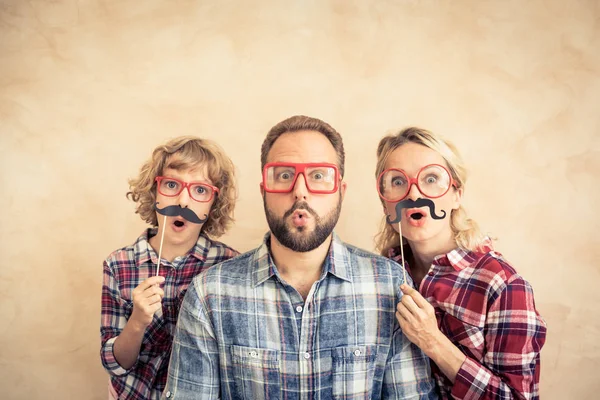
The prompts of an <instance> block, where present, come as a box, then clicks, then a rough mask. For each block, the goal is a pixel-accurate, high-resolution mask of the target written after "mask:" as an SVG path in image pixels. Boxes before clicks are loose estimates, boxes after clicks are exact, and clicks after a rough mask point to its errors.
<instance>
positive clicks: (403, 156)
mask: <svg viewBox="0 0 600 400" xmlns="http://www.w3.org/2000/svg"><path fill="white" fill-rule="evenodd" d="M431 164H439V165H441V166H443V167H445V168H446V169H447V168H448V166H447V164H446V161H445V160H444V158H443V157H442V156H441V155H440V154H439V153H438V152H436V151H435V150H432V149H430V148H429V147H426V146H423V145H420V144H417V143H406V144H404V145H402V146H400V147H398V148H397V149H395V150H394V151H393V152H392V153H391V154H390V155H389V157H388V159H387V161H386V164H385V169H386V170H387V169H390V168H396V169H399V170H402V171H403V172H404V173H405V174H406V176H407V177H408V178H410V179H414V178H417V175H418V174H419V172H420V171H421V169H422V168H423V167H426V166H428V165H431ZM439 170H441V169H439ZM442 171H443V170H442ZM399 175H400V174H399ZM436 179H440V176H438V175H435V174H431V175H429V173H428V170H424V172H423V173H422V174H421V176H420V182H422V186H423V188H424V190H427V189H426V188H425V187H426V184H428V183H429V182H431V183H432V184H434V183H435V180H436ZM450 181H451V179H450ZM388 184H398V185H400V184H407V183H406V182H403V181H402V182H401V181H400V180H397V181H394V180H392V181H391V182H388ZM461 197H462V189H456V188H454V187H453V186H450V189H449V190H448V191H447V192H446V193H445V194H443V195H442V196H441V197H437V198H431V197H428V196H426V195H425V194H423V193H421V191H420V190H419V188H418V187H417V185H415V184H412V185H411V186H410V188H409V189H408V194H407V195H406V197H405V198H404V199H402V200H406V199H410V200H413V201H416V200H418V199H429V200H431V201H432V202H433V204H434V210H430V209H429V208H428V207H413V208H403V209H402V210H401V218H402V220H401V224H402V236H404V237H405V238H406V239H407V240H408V241H409V242H426V241H433V242H434V243H431V244H432V245H434V246H435V242H436V241H438V240H439V241H440V243H443V242H445V241H447V240H448V239H449V238H451V237H452V229H451V228H450V215H451V212H452V210H455V209H458V208H459V206H460V200H461ZM397 203H398V201H394V202H389V201H384V212H385V213H386V215H388V216H389V218H390V220H395V219H396V209H395V207H396V204H397ZM444 212H445V217H444V218H442V219H435V218H432V214H433V215H438V216H440V215H443V214H444ZM392 226H393V227H394V230H395V231H396V232H398V231H399V229H398V224H397V223H395V224H392Z"/></svg>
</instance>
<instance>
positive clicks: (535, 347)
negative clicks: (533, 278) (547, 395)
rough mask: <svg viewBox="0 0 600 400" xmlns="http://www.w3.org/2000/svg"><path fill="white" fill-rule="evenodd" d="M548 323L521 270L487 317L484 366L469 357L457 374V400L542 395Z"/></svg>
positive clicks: (521, 397) (454, 391)
mask: <svg viewBox="0 0 600 400" xmlns="http://www.w3.org/2000/svg"><path fill="white" fill-rule="evenodd" d="M545 340H546V324H545V322H544V320H543V319H542V318H541V317H540V315H539V314H538V313H537V311H536V309H535V303H534V299H533V289H532V288H531V286H530V285H529V284H528V283H527V282H526V281H525V280H524V279H523V278H521V277H519V276H518V275H517V276H515V279H514V280H512V281H510V282H509V283H508V284H506V285H505V286H504V288H501V291H500V293H499V295H498V296H497V297H496V298H495V299H494V300H493V302H492V303H491V305H490V308H489V310H488V313H487V317H486V322H485V347H486V352H485V355H484V364H485V366H484V365H482V364H481V363H479V362H477V361H476V360H473V359H472V358H469V357H467V359H466V360H465V362H464V363H463V365H462V366H461V368H460V370H459V371H458V375H457V376H456V380H455V383H454V386H453V388H452V395H453V396H454V397H455V398H457V399H539V381H540V350H541V348H542V346H543V345H544V342H545Z"/></svg>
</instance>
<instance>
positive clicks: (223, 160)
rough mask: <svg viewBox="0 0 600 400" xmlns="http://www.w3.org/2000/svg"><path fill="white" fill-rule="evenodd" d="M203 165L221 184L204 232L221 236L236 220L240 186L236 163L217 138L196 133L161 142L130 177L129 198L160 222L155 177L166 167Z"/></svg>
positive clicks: (139, 210) (143, 214)
mask: <svg viewBox="0 0 600 400" xmlns="http://www.w3.org/2000/svg"><path fill="white" fill-rule="evenodd" d="M199 166H203V167H204V168H206V172H207V174H208V176H207V178H208V179H210V180H211V182H212V184H213V185H214V186H216V187H217V188H219V193H218V195H217V196H216V199H215V201H214V203H213V205H212V207H211V209H210V213H209V215H208V221H206V223H205V224H204V225H203V226H202V231H201V232H202V233H204V234H206V235H209V236H212V237H219V236H221V235H223V234H224V233H225V232H226V231H227V229H228V228H229V226H230V225H231V223H232V222H233V210H234V208H235V200H236V189H235V173H234V166H233V163H232V162H231V160H230V159H229V157H227V156H226V155H225V153H224V152H223V150H222V149H221V148H220V147H219V146H218V145H217V144H216V143H215V142H213V141H211V140H207V139H201V138H199V137H195V136H181V137H177V138H175V139H171V140H169V141H168V142H167V143H165V144H164V145H161V146H158V147H157V148H155V149H154V151H153V152H152V157H150V159H149V160H148V161H147V162H146V163H145V164H144V165H142V168H141V169H140V174H139V175H138V177H137V178H134V179H130V180H129V189H130V191H129V192H127V198H128V199H131V200H133V201H135V202H136V203H138V205H137V207H136V213H138V214H140V217H141V218H142V219H143V220H144V221H146V222H147V223H149V224H151V225H152V226H158V220H157V218H156V211H155V208H154V204H155V202H156V182H155V178H156V177H157V176H161V175H162V174H163V173H164V171H165V169H167V168H173V169H175V170H178V171H181V170H186V169H190V168H196V167H199Z"/></svg>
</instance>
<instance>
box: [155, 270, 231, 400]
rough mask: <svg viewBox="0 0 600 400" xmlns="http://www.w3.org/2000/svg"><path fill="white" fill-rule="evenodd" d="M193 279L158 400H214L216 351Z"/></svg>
mask: <svg viewBox="0 0 600 400" xmlns="http://www.w3.org/2000/svg"><path fill="white" fill-rule="evenodd" d="M196 282H197V279H194V280H193V281H192V283H191V284H190V286H189V287H188V291H187V293H186V294H185V296H184V298H183V303H182V304H181V310H180V312H179V319H178V320H177V327H176V329H175V336H174V339H173V350H172V352H171V360H170V363H169V373H168V377H167V385H166V387H165V390H164V391H163V395H162V399H183V400H185V399H218V398H219V396H220V387H221V385H220V375H219V349H218V346H217V341H216V338H215V334H214V330H213V328H212V324H211V322H210V320H209V318H208V312H207V309H206V307H205V306H204V302H203V301H202V295H201V294H200V295H199V294H198V291H197V288H196Z"/></svg>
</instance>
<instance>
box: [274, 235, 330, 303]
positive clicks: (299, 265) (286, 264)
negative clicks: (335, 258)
mask: <svg viewBox="0 0 600 400" xmlns="http://www.w3.org/2000/svg"><path fill="white" fill-rule="evenodd" d="M331 238H332V236H331V235H329V237H328V238H327V239H326V240H325V241H324V242H323V243H321V245H320V246H319V247H317V248H316V249H314V250H311V251H307V252H304V253H299V252H297V251H293V250H291V249H289V248H287V247H285V246H284V245H282V244H281V243H280V242H279V241H278V240H277V238H276V237H275V236H273V234H271V255H272V256H273V262H274V263H275V265H276V266H277V270H278V271H279V273H280V274H281V276H282V278H283V279H284V280H285V281H286V282H288V283H289V284H290V285H292V286H293V287H294V288H295V289H296V290H297V291H298V292H299V293H300V294H301V295H302V297H303V298H304V299H306V296H307V295H308V292H309V291H310V288H311V287H312V285H313V283H315V282H316V281H317V280H319V278H320V276H321V270H322V267H323V262H324V261H325V257H327V253H328V252H329V246H330V245H331Z"/></svg>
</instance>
